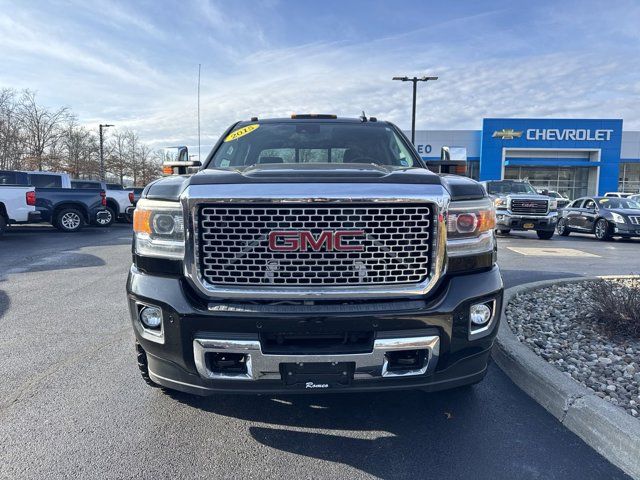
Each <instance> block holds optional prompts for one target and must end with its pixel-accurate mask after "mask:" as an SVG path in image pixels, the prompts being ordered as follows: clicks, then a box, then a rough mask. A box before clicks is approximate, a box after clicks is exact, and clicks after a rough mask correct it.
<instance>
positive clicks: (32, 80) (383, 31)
mask: <svg viewBox="0 0 640 480" xmlns="http://www.w3.org/2000/svg"><path fill="white" fill-rule="evenodd" d="M1 2H2V0H0V3H1ZM125 5H126V6H125ZM132 5H135V4H132ZM296 5H299V4H296ZM420 5H421V4H419V5H418V6H417V7H416V6H407V7H405V8H406V11H407V14H408V13H409V12H410V11H412V9H415V8H418V9H420V8H422V7H421V6H420ZM289 7H290V5H280V4H278V3H270V4H268V5H266V6H264V5H260V6H255V5H253V4H252V5H245V4H242V5H235V6H234V8H231V7H229V6H228V4H226V3H224V4H223V3H213V2H208V1H204V0H202V1H196V2H194V3H189V4H186V5H184V6H182V5H181V6H180V8H177V7H176V5H173V6H172V7H166V8H165V9H163V8H160V7H158V6H157V5H156V4H154V3H146V4H142V6H137V8H134V6H131V5H129V4H113V5H111V6H110V7H109V8H107V9H106V11H105V12H104V18H96V16H99V14H100V11H101V10H100V9H101V8H102V4H91V5H89V6H87V7H79V6H77V5H76V6H72V7H71V8H69V9H68V11H64V12H60V15H62V16H61V17H60V18H58V17H56V16H55V12H54V11H46V6H40V7H35V6H32V7H28V6H24V5H22V4H17V5H12V6H11V8H10V10H11V12H12V14H11V16H10V17H9V16H8V15H7V14H0V61H1V62H3V64H5V65H10V67H12V68H7V69H4V70H2V71H0V84H2V85H3V86H12V87H16V88H22V87H28V88H34V89H37V90H39V92H40V94H41V96H42V98H44V99H45V100H47V101H49V102H51V103H52V106H56V104H55V102H57V103H58V104H60V103H62V104H65V105H69V106H70V107H71V108H72V109H73V110H74V111H76V112H77V113H78V114H79V117H80V121H82V122H85V123H86V124H87V125H88V126H93V125H94V124H96V123H99V122H104V121H108V122H109V123H115V124H117V125H118V127H120V128H124V127H130V128H135V129H136V130H137V131H138V132H139V133H140V136H141V138H142V139H144V140H147V141H149V142H151V143H153V144H154V145H155V146H163V145H168V144H177V143H184V144H189V145H195V143H196V142H197V135H196V134H197V117H196V105H197V103H196V76H197V64H198V63H202V66H203V75H202V88H201V92H202V96H201V106H202V133H203V136H202V139H203V144H205V145H210V144H212V143H214V141H215V140H216V139H217V137H218V135H220V134H221V133H222V132H223V131H224V129H225V128H226V127H227V126H228V125H230V124H231V123H232V122H234V121H236V120H240V119H247V118H250V117H251V116H254V115H257V116H261V117H268V116H288V115H289V114H290V113H291V112H319V113H336V114H339V115H342V116H358V115H359V114H360V112H361V111H362V110H365V111H366V113H367V114H368V115H375V116H377V117H378V118H381V119H388V120H391V121H393V122H395V123H397V124H398V125H399V126H400V127H402V128H408V127H409V126H410V108H411V90H410V85H409V84H403V83H400V82H393V81H391V78H392V77H393V76H395V75H405V74H425V73H429V74H434V75H438V76H439V77H440V79H439V80H438V81H437V82H429V83H427V84H426V85H425V84H421V85H420V86H419V95H418V106H417V110H418V116H417V127H418V128H420V129H426V128H432V129H447V128H451V129H477V128H480V127H481V121H482V118H483V117H492V116H517V117H602V118H624V121H625V129H627V130H629V129H640V95H638V94H639V93H640V68H639V67H640V57H639V56H638V55H637V51H639V47H640V36H639V35H638V33H637V32H638V30H637V29H635V30H634V25H637V21H638V19H640V8H638V7H637V5H634V4H632V3H628V4H620V6H617V5H614V6H609V7H607V8H602V7H599V6H598V5H597V4H585V3H583V2H580V3H572V2H561V3H560V4H558V3H549V4H545V5H541V6H538V5H537V4H536V5H528V6H526V7H522V6H521V7H520V9H521V10H522V9H524V8H528V10H525V11H517V12H516V11H515V10H514V9H515V7H513V6H511V5H506V6H503V4H500V5H499V6H498V7H499V8H495V9H491V10H487V11H481V10H479V7H478V6H477V5H476V4H469V6H468V10H469V11H461V12H460V13H459V14H447V15H444V14H443V15H437V14H436V13H437V12H433V14H432V15H431V16H429V13H430V12H426V11H425V12H422V16H424V17H425V18H432V17H433V18H441V20H437V21H436V20H432V21H429V22H427V23H426V25H425V24H420V23H419V22H418V23H415V22H414V23H412V22H411V20H412V18H409V17H407V18H406V19H402V21H403V22H404V23H406V24H411V25H412V26H413V27H414V28H411V29H407V28H395V29H393V28H391V27H389V28H387V24H388V25H393V21H390V19H387V18H373V17H371V16H369V17H366V15H367V12H364V13H363V12H358V9H357V8H354V11H353V12H352V14H353V15H352V17H349V16H346V17H345V15H347V14H346V13H345V12H342V11H341V12H338V13H336V16H335V21H332V20H333V19H332V17H331V16H330V15H329V14H326V12H325V13H324V14H323V15H324V16H323V17H322V22H321V23H322V24H321V26H320V27H319V31H321V32H322V31H323V29H325V28H326V25H335V26H336V29H334V30H327V31H326V32H322V33H321V34H317V35H315V36H314V35H312V34H311V33H308V32H305V31H296V28H295V26H296V25H299V24H303V25H308V27H309V28H308V30H309V31H310V32H311V31H314V22H316V23H317V22H320V15H319V14H317V12H315V11H314V10H313V9H311V8H309V11H308V12H306V15H307V16H308V18H307V22H306V23H305V22H304V21H303V20H302V19H298V23H294V22H293V20H294V19H293V18H291V17H287V15H290V13H289V11H290V9H289ZM578 7H580V8H578ZM300 8H304V6H303V7H300ZM344 8H348V6H347V7H344ZM389 8H390V7H389ZM424 8H425V10H426V9H428V8H431V7H424ZM2 10H3V11H5V12H6V11H8V8H3V9H2ZM41 10H43V11H41ZM164 10H167V11H164ZM356 13H358V15H356ZM396 13H397V12H395V11H394V13H393V14H394V15H395V14H396ZM445 13H446V12H445ZM515 13H517V14H518V15H515ZM298 14H300V13H298ZM52 15H53V20H52V21H51V20H50V17H51V16H52ZM327 15H329V16H327ZM514 15H515V16H514ZM362 16H364V17H366V18H364V19H362V20H360V17H362ZM389 16H390V14H389ZM417 16H420V15H417ZM372 18H373V19H372ZM569 19H570V20H571V21H569ZM345 20H349V22H347V23H349V25H350V28H348V29H347V28H344V30H345V33H344V34H343V35H342V34H341V31H342V29H343V25H344V24H345ZM616 20H619V21H617V22H616ZM365 21H375V22H377V23H375V24H374V25H372V26H371V28H368V27H369V26H368V25H365V24H364V23H363V22H365ZM634 22H635V23H634ZM274 25H275V26H277V27H278V28H277V29H275V30H274V27H273V26H274ZM298 30H299V29H298ZM34 72H36V73H34Z"/></svg>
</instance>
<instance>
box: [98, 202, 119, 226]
mask: <svg viewBox="0 0 640 480" xmlns="http://www.w3.org/2000/svg"><path fill="white" fill-rule="evenodd" d="M105 211H106V212H107V215H105V217H104V218H96V225H99V226H100V227H110V226H111V225H112V224H113V222H115V220H116V212H114V211H113V209H112V208H111V207H107V208H106V210H105Z"/></svg>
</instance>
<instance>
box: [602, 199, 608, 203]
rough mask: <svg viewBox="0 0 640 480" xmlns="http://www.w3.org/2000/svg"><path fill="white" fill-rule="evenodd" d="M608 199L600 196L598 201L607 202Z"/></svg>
mask: <svg viewBox="0 0 640 480" xmlns="http://www.w3.org/2000/svg"><path fill="white" fill-rule="evenodd" d="M608 201H609V199H608V198H601V199H600V203H607V202H608Z"/></svg>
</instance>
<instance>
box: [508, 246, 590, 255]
mask: <svg viewBox="0 0 640 480" xmlns="http://www.w3.org/2000/svg"><path fill="white" fill-rule="evenodd" d="M507 248H508V249H509V250H512V251H514V252H516V253H519V254H520V255H526V256H528V257H593V258H600V255H596V254H594V253H589V252H585V251H582V250H577V249H575V248H549V247H544V248H533V247H507Z"/></svg>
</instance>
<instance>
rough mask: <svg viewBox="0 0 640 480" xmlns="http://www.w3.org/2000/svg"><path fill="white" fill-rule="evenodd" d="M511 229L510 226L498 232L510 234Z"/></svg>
mask: <svg viewBox="0 0 640 480" xmlns="http://www.w3.org/2000/svg"><path fill="white" fill-rule="evenodd" d="M510 231H511V229H510V228H502V229H498V233H499V234H500V235H509V232H510Z"/></svg>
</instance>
